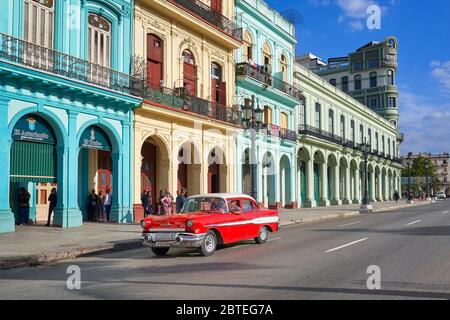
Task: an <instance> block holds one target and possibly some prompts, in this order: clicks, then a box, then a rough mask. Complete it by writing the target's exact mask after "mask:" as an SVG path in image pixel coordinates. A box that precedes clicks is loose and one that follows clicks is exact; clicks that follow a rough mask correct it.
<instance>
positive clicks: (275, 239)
mask: <svg viewBox="0 0 450 320" xmlns="http://www.w3.org/2000/svg"><path fill="white" fill-rule="evenodd" d="M281 239H282V238H273V239H269V240H267V242H272V241H277V240H281Z"/></svg>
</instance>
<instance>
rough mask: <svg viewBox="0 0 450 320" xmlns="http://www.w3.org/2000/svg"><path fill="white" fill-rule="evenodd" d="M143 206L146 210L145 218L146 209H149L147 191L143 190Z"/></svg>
mask: <svg viewBox="0 0 450 320" xmlns="http://www.w3.org/2000/svg"><path fill="white" fill-rule="evenodd" d="M141 204H142V208H144V216H145V209H146V208H147V191H145V190H142V193H141Z"/></svg>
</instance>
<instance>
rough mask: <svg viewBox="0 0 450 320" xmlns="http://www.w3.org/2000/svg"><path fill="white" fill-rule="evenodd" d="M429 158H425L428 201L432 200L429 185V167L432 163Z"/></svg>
mask: <svg viewBox="0 0 450 320" xmlns="http://www.w3.org/2000/svg"><path fill="white" fill-rule="evenodd" d="M428 160H429V158H425V184H426V187H427V194H426V199H427V201H430V200H431V198H430V187H429V185H428V169H429V168H430V163H429V162H428Z"/></svg>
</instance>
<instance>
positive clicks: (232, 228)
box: [217, 199, 246, 243]
mask: <svg viewBox="0 0 450 320" xmlns="http://www.w3.org/2000/svg"><path fill="white" fill-rule="evenodd" d="M232 201H236V204H237V206H239V207H240V208H241V206H240V205H241V203H240V199H227V205H228V212H227V213H224V214H223V217H222V218H221V222H220V224H219V226H218V228H217V229H218V230H219V232H220V233H221V235H222V238H223V240H224V242H226V243H230V242H236V241H241V240H244V239H246V225H245V221H244V216H243V214H242V211H241V212H231V211H230V203H231V202H232Z"/></svg>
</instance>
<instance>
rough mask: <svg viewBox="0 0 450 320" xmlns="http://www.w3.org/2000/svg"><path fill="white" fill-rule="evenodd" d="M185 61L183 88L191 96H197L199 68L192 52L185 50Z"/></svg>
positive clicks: (183, 57)
mask: <svg viewBox="0 0 450 320" xmlns="http://www.w3.org/2000/svg"><path fill="white" fill-rule="evenodd" d="M182 59H183V87H184V88H185V90H186V93H187V94H189V95H191V96H196V95H197V66H196V65H195V58H194V55H193V54H192V52H191V51H189V50H184V51H183V53H182Z"/></svg>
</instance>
